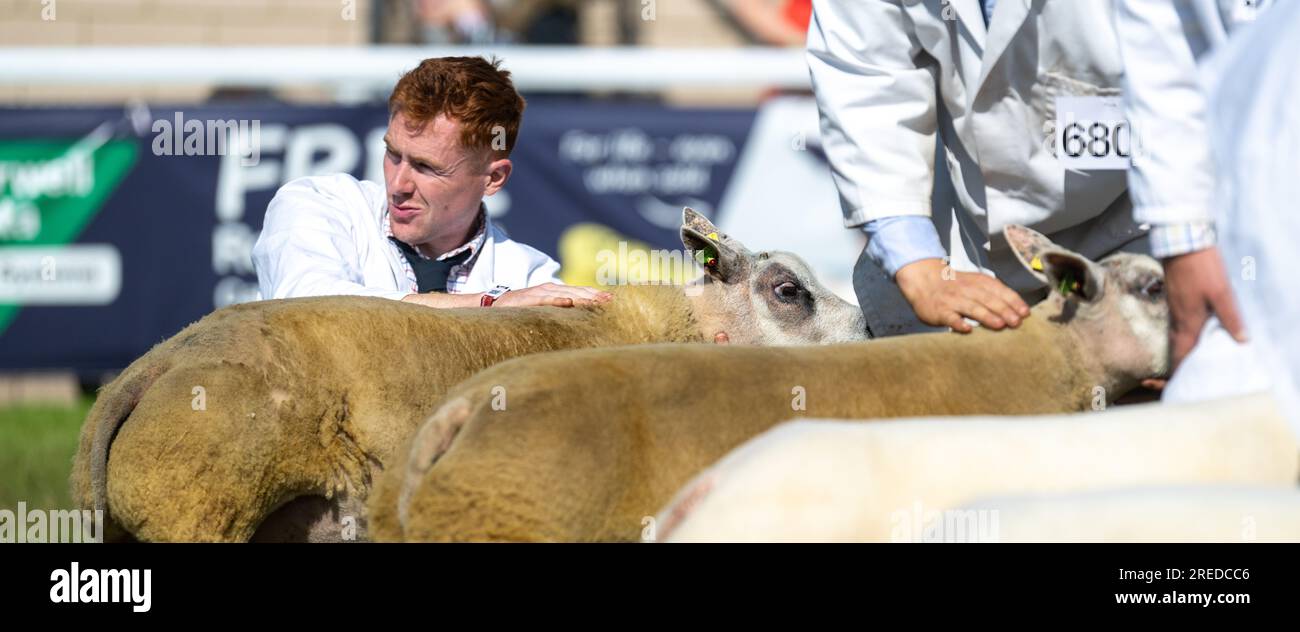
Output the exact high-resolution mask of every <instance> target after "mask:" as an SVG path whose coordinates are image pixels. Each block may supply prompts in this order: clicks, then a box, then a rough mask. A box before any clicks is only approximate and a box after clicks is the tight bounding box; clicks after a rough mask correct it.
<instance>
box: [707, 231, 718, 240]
mask: <svg viewBox="0 0 1300 632" xmlns="http://www.w3.org/2000/svg"><path fill="white" fill-rule="evenodd" d="M709 239H712V240H713V241H717V240H718V234H717V233H709Z"/></svg>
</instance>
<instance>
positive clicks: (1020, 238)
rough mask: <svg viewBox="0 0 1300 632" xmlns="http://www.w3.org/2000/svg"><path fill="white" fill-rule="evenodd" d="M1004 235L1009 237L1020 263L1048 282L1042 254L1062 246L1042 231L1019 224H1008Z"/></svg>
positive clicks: (1008, 239) (1031, 272) (1035, 276)
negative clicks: (1044, 272) (1053, 241)
mask: <svg viewBox="0 0 1300 632" xmlns="http://www.w3.org/2000/svg"><path fill="white" fill-rule="evenodd" d="M1002 235H1003V236H1005V237H1006V238H1007V243H1008V244H1010V246H1011V251H1012V252H1014V253H1016V258H1017V259H1019V260H1020V265H1023V266H1025V269H1026V270H1029V273H1030V274H1032V275H1034V278H1036V279H1038V280H1039V281H1042V282H1044V283H1047V281H1048V279H1047V275H1045V274H1043V261H1042V255H1043V253H1044V252H1046V251H1048V250H1060V249H1061V248H1060V246H1057V245H1056V244H1054V243H1052V240H1050V239H1048V238H1047V237H1044V236H1043V234H1042V233H1039V232H1038V231H1035V230H1030V229H1028V228H1025V227H1024V226H1020V225H1018V224H1008V225H1007V226H1006V228H1003V229H1002Z"/></svg>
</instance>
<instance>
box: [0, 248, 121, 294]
mask: <svg viewBox="0 0 1300 632" xmlns="http://www.w3.org/2000/svg"><path fill="white" fill-rule="evenodd" d="M121 289H122V256H121V253H119V252H118V250H117V248H116V247H115V246H112V245H110V244H71V245H67V246H5V247H0V303H13V304H18V305H107V304H109V303H112V302H113V301H115V300H117V296H118V294H119V293H120V292H121Z"/></svg>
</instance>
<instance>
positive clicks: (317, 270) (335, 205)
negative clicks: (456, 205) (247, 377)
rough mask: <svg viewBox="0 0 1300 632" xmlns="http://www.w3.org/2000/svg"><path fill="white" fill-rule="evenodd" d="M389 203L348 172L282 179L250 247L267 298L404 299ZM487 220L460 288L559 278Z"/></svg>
mask: <svg viewBox="0 0 1300 632" xmlns="http://www.w3.org/2000/svg"><path fill="white" fill-rule="evenodd" d="M386 207H387V196H386V193H385V192H384V187H383V186H381V185H379V184H375V183H373V182H367V181H364V180H357V179H356V178H353V177H352V176H350V175H347V174H337V175H331V176H309V177H305V178H298V179H297V180H293V181H291V182H288V183H287V184H285V185H284V186H283V187H281V188H280V190H279V191H278V192H277V193H276V194H275V198H274V199H272V200H271V204H270V205H269V206H267V208H266V219H265V221H264V222H263V224H262V233H261V235H259V236H258V238H257V243H256V244H255V245H254V246H253V267H254V268H255V269H256V270H257V283H258V288H259V289H260V291H261V296H262V298H264V299H266V298H290V297H295V296H329V295H338V294H346V295H359V296H378V297H382V298H391V299H396V300H400V299H401V298H402V297H404V296H406V295H407V294H410V293H411V292H410V290H409V287H410V282H409V281H408V280H407V277H406V272H405V269H404V268H403V267H402V263H401V260H400V259H399V257H401V254H399V253H398V252H397V250H396V249H395V248H394V247H393V245H392V243H391V242H389V241H388V238H387V237H386V236H385V235H384V229H383V226H382V225H381V224H380V222H382V221H383V218H384V211H385V209H386ZM487 222H488V224H487V239H486V241H485V242H484V243H483V247H482V249H480V250H479V253H478V255H477V259H476V261H475V263H474V266H473V268H472V269H471V271H470V275H469V279H468V280H467V281H466V283H465V286H464V288H463V289H462V290H461V291H462V292H463V293H467V294H470V293H477V292H485V291H487V290H490V289H492V288H493V287H494V286H496V285H505V286H508V287H510V288H513V289H522V288H525V287H531V286H534V285H540V284H542V283H548V282H550V283H559V282H560V280H559V279H558V278H557V274H558V272H559V269H560V264H558V263H556V262H555V261H554V260H552V259H551V258H550V257H548V256H546V254H545V253H542V252H541V251H539V250H537V249H535V248H532V247H530V246H526V245H524V244H521V243H519V242H516V241H513V240H511V239H510V238H509V237H508V236H506V233H505V231H503V230H502V229H501V228H499V227H498V226H496V225H495V224H493V223H492V221H491V220H487Z"/></svg>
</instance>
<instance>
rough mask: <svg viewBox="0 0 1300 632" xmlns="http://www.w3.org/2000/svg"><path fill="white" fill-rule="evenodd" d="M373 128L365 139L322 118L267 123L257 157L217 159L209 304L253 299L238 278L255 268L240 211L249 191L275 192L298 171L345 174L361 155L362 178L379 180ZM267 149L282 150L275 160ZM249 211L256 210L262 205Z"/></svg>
mask: <svg viewBox="0 0 1300 632" xmlns="http://www.w3.org/2000/svg"><path fill="white" fill-rule="evenodd" d="M385 131H386V128H384V127H379V128H375V129H373V130H371V131H370V132H369V133H367V134H366V135H365V143H364V145H363V144H362V142H361V140H360V139H359V138H358V137H357V135H356V134H354V133H353V132H352V130H350V129H348V128H347V127H345V126H342V125H338V124H334V123H326V124H313V125H302V126H299V127H293V128H291V127H289V126H288V125H285V124H283V123H269V124H267V125H265V126H264V129H263V130H262V134H261V153H262V157H261V160H259V161H258V163H257V164H252V165H250V164H244V163H241V162H240V160H239V158H238V156H237V152H229V153H227V154H224V155H223V156H222V158H221V163H220V165H221V166H220V171H219V172H218V174H217V199H216V213H217V225H216V227H215V228H214V229H213V231H212V270H213V272H215V273H216V274H217V276H218V277H219V279H218V281H217V285H216V286H215V287H214V289H213V295H212V299H213V307H216V308H220V307H225V306H226V305H231V304H234V303H242V302H246V301H251V300H256V299H257V284H256V283H254V282H250V281H248V280H246V279H244V278H243V277H244V276H247V275H252V274H254V273H255V270H254V269H253V245H254V244H256V243H257V236H258V233H257V231H255V230H253V228H252V226H251V225H250V223H249V222H248V221H247V220H248V218H247V216H246V213H247V212H250V211H248V209H246V206H247V201H248V196H249V194H250V193H260V192H266V191H275V190H276V189H278V188H279V187H280V186H282V185H283V184H285V183H286V182H289V181H290V180H294V179H296V178H301V177H304V176H312V175H324V174H332V173H351V172H352V171H353V170H355V169H356V168H357V165H358V164H359V162H360V161H361V159H362V155H363V150H364V155H365V157H366V163H365V174H366V178H367V179H369V180H372V181H374V182H383V162H382V157H383V154H384V143H383V137H384V133H385ZM268 154H283V157H282V158H281V159H276V158H272V157H269V156H268ZM251 212H253V213H255V214H258V215H260V214H262V213H265V212H266V209H265V208H259V209H253V210H252V211H251Z"/></svg>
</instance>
